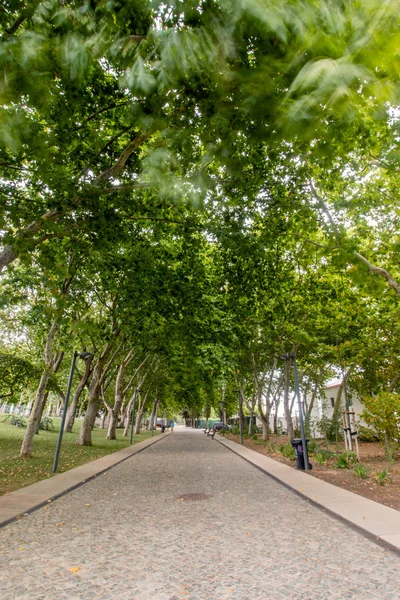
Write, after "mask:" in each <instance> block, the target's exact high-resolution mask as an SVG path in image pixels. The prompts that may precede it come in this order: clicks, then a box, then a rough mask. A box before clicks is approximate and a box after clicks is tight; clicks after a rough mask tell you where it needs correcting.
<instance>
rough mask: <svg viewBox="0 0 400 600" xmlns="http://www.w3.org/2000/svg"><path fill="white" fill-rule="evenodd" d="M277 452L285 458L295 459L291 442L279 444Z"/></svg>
mask: <svg viewBox="0 0 400 600" xmlns="http://www.w3.org/2000/svg"><path fill="white" fill-rule="evenodd" d="M279 452H280V453H281V454H282V456H284V457H285V458H290V460H295V459H296V454H295V451H294V448H293V446H292V444H281V445H280V446H279Z"/></svg>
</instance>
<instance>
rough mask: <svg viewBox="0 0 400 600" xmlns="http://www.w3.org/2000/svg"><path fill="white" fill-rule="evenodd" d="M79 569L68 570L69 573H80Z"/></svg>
mask: <svg viewBox="0 0 400 600" xmlns="http://www.w3.org/2000/svg"><path fill="white" fill-rule="evenodd" d="M80 570H81V569H80V567H72V569H70V570H69V572H70V573H77V572H78V571H80Z"/></svg>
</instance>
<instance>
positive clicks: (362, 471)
mask: <svg viewBox="0 0 400 600" xmlns="http://www.w3.org/2000/svg"><path fill="white" fill-rule="evenodd" d="M353 473H354V475H357V477H359V478H360V479H367V477H368V470H367V469H366V468H365V467H364V465H362V464H361V463H360V464H358V465H356V466H355V467H354V469H353Z"/></svg>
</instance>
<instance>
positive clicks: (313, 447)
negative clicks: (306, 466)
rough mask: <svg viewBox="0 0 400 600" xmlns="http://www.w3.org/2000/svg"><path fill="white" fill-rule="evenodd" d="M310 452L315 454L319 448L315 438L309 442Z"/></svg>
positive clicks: (308, 448)
mask: <svg viewBox="0 0 400 600" xmlns="http://www.w3.org/2000/svg"><path fill="white" fill-rule="evenodd" d="M307 450H308V454H314V453H315V451H316V450H319V446H318V444H317V442H316V441H315V440H310V441H309V442H308V444H307Z"/></svg>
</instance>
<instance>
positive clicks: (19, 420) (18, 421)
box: [10, 415, 26, 427]
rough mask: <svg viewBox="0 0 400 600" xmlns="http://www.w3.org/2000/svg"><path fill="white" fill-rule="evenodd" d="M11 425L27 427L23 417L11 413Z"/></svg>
mask: <svg viewBox="0 0 400 600" xmlns="http://www.w3.org/2000/svg"><path fill="white" fill-rule="evenodd" d="M10 423H11V425H15V427H26V421H25V419H24V418H23V417H19V416H18V415H11V418H10Z"/></svg>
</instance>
